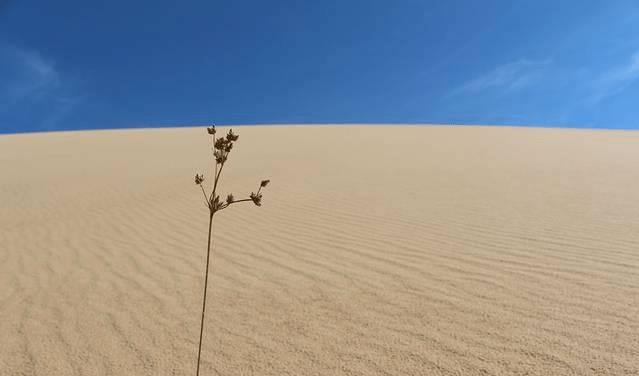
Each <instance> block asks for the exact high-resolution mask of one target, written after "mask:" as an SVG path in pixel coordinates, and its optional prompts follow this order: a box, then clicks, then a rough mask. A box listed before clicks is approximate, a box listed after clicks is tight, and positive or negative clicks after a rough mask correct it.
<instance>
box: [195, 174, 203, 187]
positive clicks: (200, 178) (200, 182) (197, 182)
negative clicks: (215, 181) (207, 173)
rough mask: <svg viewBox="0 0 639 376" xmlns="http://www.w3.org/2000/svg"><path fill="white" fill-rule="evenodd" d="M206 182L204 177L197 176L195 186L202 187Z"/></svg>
mask: <svg viewBox="0 0 639 376" xmlns="http://www.w3.org/2000/svg"><path fill="white" fill-rule="evenodd" d="M203 181H204V175H198V174H195V184H197V185H200V184H202V182H203Z"/></svg>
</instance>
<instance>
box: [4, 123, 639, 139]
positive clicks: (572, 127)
mask: <svg viewBox="0 0 639 376" xmlns="http://www.w3.org/2000/svg"><path fill="white" fill-rule="evenodd" d="M212 125H214V126H218V127H251V126H312V125H324V126H336V125H337V126H339V125H348V126H393V125H396V126H402V125H404V126H443V127H446V126H447V127H494V128H538V129H565V130H591V131H639V128H606V127H586V126H580V125H547V124H494V123H415V122H397V123H391V122H386V123H385V122H381V123H359V122H341V123H334V122H328V123H324V122H302V123H277V122H273V123H215V122H212V123H207V124H156V125H142V126H131V127H116V128H78V129H54V130H28V131H24V132H21V131H18V132H3V131H2V130H0V136H2V135H7V136H8V135H28V134H41V133H63V132H92V131H93V132H96V131H125V130H153V129H179V128H198V127H210V126H212Z"/></svg>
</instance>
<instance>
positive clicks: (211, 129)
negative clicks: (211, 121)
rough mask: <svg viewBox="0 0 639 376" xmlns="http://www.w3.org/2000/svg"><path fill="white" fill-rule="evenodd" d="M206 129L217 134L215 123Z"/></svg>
mask: <svg viewBox="0 0 639 376" xmlns="http://www.w3.org/2000/svg"><path fill="white" fill-rule="evenodd" d="M206 130H207V131H208V132H209V134H215V125H212V126H210V127H208V128H206Z"/></svg>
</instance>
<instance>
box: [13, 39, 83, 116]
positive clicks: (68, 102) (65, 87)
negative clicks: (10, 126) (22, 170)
mask: <svg viewBox="0 0 639 376" xmlns="http://www.w3.org/2000/svg"><path fill="white" fill-rule="evenodd" d="M74 89H75V88H74V85H73V83H72V81H71V80H69V79H67V78H66V77H64V76H63V75H62V74H61V72H60V71H59V70H57V69H56V67H55V64H54V63H53V62H52V61H51V60H49V59H45V58H44V57H43V56H42V55H40V53H38V52H37V51H34V50H27V49H20V48H16V47H13V46H8V45H0V115H1V114H3V113H4V114H5V116H6V117H10V118H13V119H30V120H29V121H36V120H35V118H37V119H39V120H37V121H38V122H39V123H41V124H43V125H47V126H53V125H54V123H55V122H57V120H58V119H60V118H61V117H62V115H64V114H65V113H67V112H69V111H71V109H72V108H73V107H74V106H75V105H76V104H77V103H79V101H80V97H79V96H78V95H77V94H76V92H75V90H74ZM34 114H37V115H34ZM9 115H11V116H9ZM34 125H37V124H28V126H29V127H32V126H34Z"/></svg>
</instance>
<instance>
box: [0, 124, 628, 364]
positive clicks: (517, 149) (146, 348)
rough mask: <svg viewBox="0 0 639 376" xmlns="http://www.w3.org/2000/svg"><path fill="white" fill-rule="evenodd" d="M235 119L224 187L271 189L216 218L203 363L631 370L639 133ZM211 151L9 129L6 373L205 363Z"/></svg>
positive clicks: (197, 136)
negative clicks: (198, 181) (257, 202)
mask: <svg viewBox="0 0 639 376" xmlns="http://www.w3.org/2000/svg"><path fill="white" fill-rule="evenodd" d="M221 130H222V131H225V130H226V129H225V128H221ZM236 131H237V133H239V134H240V139H239V141H238V142H237V145H236V147H235V148H234V149H233V152H232V154H231V157H230V161H229V163H228V167H227V168H228V169H227V170H226V171H225V177H224V180H223V182H222V183H223V186H222V192H223V194H224V195H225V194H226V193H228V192H233V193H234V194H235V195H236V196H242V195H245V194H248V193H250V192H251V190H254V189H255V187H256V186H257V184H258V183H259V181H260V180H261V179H263V178H270V179H271V185H269V187H268V189H267V191H266V193H265V196H264V199H263V206H262V207H260V208H257V207H255V206H253V205H252V204H250V205H249V204H247V205H245V206H240V205H237V206H235V207H233V208H232V209H229V210H227V211H224V212H222V213H220V215H219V216H218V217H216V219H215V223H214V236H215V240H214V254H213V259H212V264H211V267H212V270H211V277H210V280H209V288H210V290H209V297H208V299H210V300H209V303H208V304H209V305H208V307H207V321H206V326H205V333H204V345H203V354H202V356H203V363H202V369H203V374H204V375H639V189H638V187H639V133H637V132H621V131H620V132H612V131H587V130H556V129H526V128H502V127H499V128H498V127H445V126H437V127H434V126H428V127H425V126H422V127H419V126H299V127H298V126H269V127H241V128H237V129H236ZM211 161H212V159H211V158H210V148H209V145H208V136H207V135H206V132H205V129H203V128H183V129H158V130H123V131H90V132H63V133H52V134H25V135H4V136H0V171H2V174H1V175H0V200H1V202H0V207H1V208H0V318H1V319H0V375H39V376H40V375H43V376H44V375H46V376H50V375H192V374H194V373H195V365H196V357H197V344H198V343H197V341H198V335H199V320H200V316H199V315H200V309H201V293H202V287H203V284H204V280H203V274H204V262H205V256H206V236H207V209H206V208H204V206H203V203H202V197H201V192H200V191H199V190H198V189H197V187H196V186H195V185H194V184H193V176H194V174H195V173H196V172H204V173H205V175H206V176H207V177H209V178H210V177H211V168H212V163H211ZM208 183H210V179H209V181H208Z"/></svg>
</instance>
